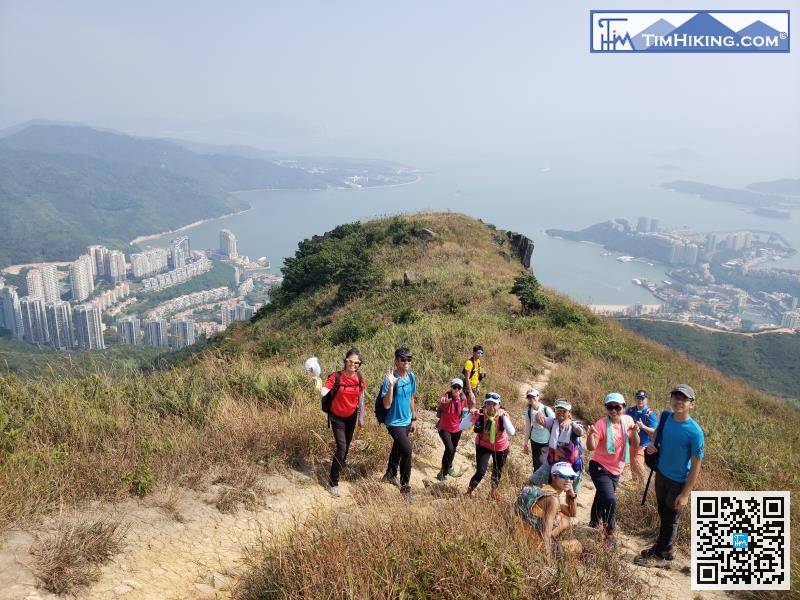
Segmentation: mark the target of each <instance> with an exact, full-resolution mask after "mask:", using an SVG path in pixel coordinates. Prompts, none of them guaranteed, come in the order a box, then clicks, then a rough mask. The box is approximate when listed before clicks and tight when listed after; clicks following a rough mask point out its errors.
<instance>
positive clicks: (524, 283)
mask: <svg viewBox="0 0 800 600" xmlns="http://www.w3.org/2000/svg"><path fill="white" fill-rule="evenodd" d="M511 293H512V294H514V295H515V296H516V297H517V298H519V302H520V304H522V312H524V313H526V314H530V313H533V312H536V311H539V310H542V309H544V308H545V306H546V305H547V298H546V297H545V296H544V294H542V292H541V291H540V290H539V281H538V280H537V279H536V277H535V276H534V275H533V273H525V274H524V275H519V276H517V277H515V278H514V285H513V286H511Z"/></svg>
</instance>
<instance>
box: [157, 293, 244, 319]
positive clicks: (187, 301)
mask: <svg viewBox="0 0 800 600" xmlns="http://www.w3.org/2000/svg"><path fill="white" fill-rule="evenodd" d="M230 295H231V290H230V288H228V287H225V286H222V287H218V288H214V289H211V290H202V291H200V292H192V293H191V294H185V295H183V296H178V297H177V298H173V299H172V300H167V301H166V302H163V303H162V304H159V305H158V306H156V307H155V308H153V309H152V310H150V311H148V313H147V316H148V317H150V318H155V317H162V316H164V315H167V314H169V313H172V312H176V311H179V310H181V309H184V308H189V307H190V306H197V305H200V304H208V303H210V302H218V301H219V300H223V299H225V298H228V297H229V296H230Z"/></svg>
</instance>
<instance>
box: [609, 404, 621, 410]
mask: <svg viewBox="0 0 800 600" xmlns="http://www.w3.org/2000/svg"><path fill="white" fill-rule="evenodd" d="M606 410H622V406H621V405H619V404H606Z"/></svg>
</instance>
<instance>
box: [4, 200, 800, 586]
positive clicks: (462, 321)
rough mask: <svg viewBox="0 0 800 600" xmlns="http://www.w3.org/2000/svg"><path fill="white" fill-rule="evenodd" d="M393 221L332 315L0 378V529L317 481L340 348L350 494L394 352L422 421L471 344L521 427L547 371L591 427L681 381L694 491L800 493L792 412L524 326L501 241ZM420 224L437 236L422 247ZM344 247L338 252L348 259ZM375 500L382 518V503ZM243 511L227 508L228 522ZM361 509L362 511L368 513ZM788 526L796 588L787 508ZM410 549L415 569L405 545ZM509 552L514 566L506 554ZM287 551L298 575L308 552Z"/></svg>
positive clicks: (384, 445) (612, 333) (318, 287)
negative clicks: (689, 413)
mask: <svg viewBox="0 0 800 600" xmlns="http://www.w3.org/2000/svg"><path fill="white" fill-rule="evenodd" d="M404 219H407V221H408V222H409V223H410V224H409V225H408V226H406V227H395V230H396V231H401V232H402V233H403V235H399V236H397V235H387V231H388V229H389V227H392V222H393V220H383V221H376V222H371V223H365V224H363V225H362V226H360V227H353V228H346V231H352V232H353V233H352V235H359V236H368V238H369V239H380V240H382V241H381V242H380V243H375V244H373V245H372V246H370V251H369V253H367V254H364V255H363V260H364V261H369V262H370V263H372V264H371V267H370V268H369V269H367V274H368V275H369V276H370V277H371V276H372V274H374V273H375V272H381V273H383V277H384V279H383V282H382V283H381V284H380V285H375V286H373V287H372V288H370V289H367V290H362V292H360V294H356V295H355V297H354V298H352V299H350V300H347V301H344V300H342V299H341V294H340V290H339V289H338V285H337V283H336V282H335V281H334V282H327V283H324V284H319V281H317V282H315V283H314V285H313V286H312V288H309V291H308V293H297V294H296V296H295V297H294V298H293V299H292V300H291V301H287V302H284V303H281V305H279V306H278V305H275V306H273V307H271V308H269V309H265V310H262V311H261V312H260V313H259V315H258V318H257V319H256V320H255V321H254V322H252V323H248V324H236V325H234V326H232V327H230V328H229V329H227V330H226V331H225V332H224V334H222V335H220V336H217V337H216V338H215V339H214V340H213V342H212V343H211V344H210V345H208V346H207V347H205V348H203V349H202V350H200V351H198V352H195V353H192V354H188V355H185V356H184V357H183V359H182V360H180V361H176V362H175V363H174V364H173V366H172V367H171V368H170V369H168V370H164V371H156V372H153V373H150V374H148V375H143V374H141V373H131V374H130V375H126V376H125V377H119V376H115V375H113V374H111V373H106V372H98V373H96V374H94V375H91V376H89V377H81V378H71V377H59V378H57V379H51V378H43V379H39V380H28V381H23V380H21V379H18V378H16V377H14V376H2V377H0V448H2V451H0V527H4V526H8V525H11V524H20V523H23V522H24V521H26V520H29V519H31V518H35V517H36V516H38V515H41V514H43V513H47V512H51V511H53V510H56V509H57V508H58V507H59V506H60V504H61V503H65V504H68V505H75V504H80V503H81V502H84V501H86V500H90V499H106V500H115V499H119V498H123V497H127V496H130V495H131V494H135V495H149V494H152V493H154V491H157V490H158V489H159V487H160V486H161V487H163V486H166V485H192V486H202V485H208V484H210V483H211V480H210V479H209V473H212V472H213V473H216V474H219V473H220V472H221V473H223V475H224V476H225V477H226V478H227V479H226V481H233V482H234V483H232V484H228V485H231V486H232V487H233V488H235V489H238V490H242V489H247V486H244V487H243V486H242V485H241V483H239V484H237V483H236V477H240V476H241V474H242V473H247V472H248V471H250V470H254V471H256V472H259V469H260V470H262V471H274V470H281V469H290V468H291V469H301V470H304V471H306V472H308V473H310V474H312V475H317V476H318V477H319V478H320V479H321V480H324V476H325V474H326V470H327V466H328V464H329V462H328V461H329V460H330V456H331V453H332V449H333V442H332V436H331V434H330V432H329V431H328V430H327V429H326V426H325V419H324V418H323V414H322V413H321V411H320V408H319V400H318V396H317V394H316V392H315V390H314V387H313V384H312V382H311V381H310V379H309V378H308V376H307V375H306V374H305V373H304V372H303V371H302V364H303V361H304V360H305V359H306V358H307V357H308V356H310V355H315V356H317V357H318V358H319V359H320V362H321V363H322V365H323V370H324V371H325V373H327V372H330V371H332V370H333V369H335V368H337V367H338V365H339V364H341V359H342V356H343V355H344V352H345V351H346V350H347V348H349V347H350V346H351V345H356V346H357V347H358V348H359V349H360V350H361V352H362V354H363V356H364V360H365V362H364V365H363V372H364V376H365V380H366V383H367V390H368V401H367V404H368V413H369V414H368V415H367V419H366V423H367V426H366V427H365V428H364V429H363V430H361V431H359V432H358V433H357V434H356V435H357V437H358V439H359V440H360V441H359V443H358V444H357V445H355V446H354V448H353V450H352V451H351V453H350V455H349V457H348V463H349V464H350V466H351V467H352V469H351V470H350V471H349V472H348V473H347V476H348V477H349V478H351V480H357V479H358V478H359V477H362V476H370V477H372V476H374V475H375V474H376V473H378V472H379V471H380V470H381V469H382V467H383V466H384V461H385V459H386V456H387V454H388V448H389V444H388V442H389V437H388V436H387V435H386V433H385V431H384V430H383V429H382V428H381V427H379V426H378V425H377V423H376V421H375V419H374V417H373V416H372V414H371V412H372V399H373V398H374V393H375V392H376V390H377V386H378V384H379V381H380V379H381V377H382V375H383V373H385V371H386V370H387V369H388V368H390V367H391V365H392V357H393V350H394V348H395V347H396V346H398V345H406V346H408V347H410V348H411V349H412V350H413V352H414V363H413V368H414V371H415V373H416V376H417V381H418V401H419V402H420V403H421V404H424V405H426V406H429V407H432V406H433V405H434V404H435V399H436V397H437V395H438V394H439V393H441V392H442V391H443V390H445V389H446V387H447V382H448V381H449V379H450V378H451V377H454V376H458V375H459V374H460V372H461V367H462V365H463V362H464V360H465V359H466V358H467V355H468V353H469V349H470V348H471V347H472V346H473V345H474V344H476V343H480V344H482V345H483V346H484V348H486V350H487V353H486V358H485V360H484V364H485V367H486V372H487V373H488V377H487V379H486V380H485V385H484V387H485V388H486V390H487V391H488V390H489V389H491V390H494V391H497V392H499V393H500V394H501V396H503V398H504V401H505V402H506V403H507V406H509V407H511V410H512V417H513V418H514V420H515V422H517V423H518V424H519V423H521V422H522V414H521V413H522V411H521V409H520V408H519V405H517V406H516V407H515V405H514V403H513V402H510V400H511V399H513V398H514V397H515V396H516V394H517V383H518V382H524V381H532V380H533V379H535V377H536V375H537V373H538V372H539V371H540V369H541V366H542V360H543V359H544V358H545V357H548V358H550V359H552V360H555V361H556V362H557V363H558V364H559V368H558V369H556V370H555V371H554V373H553V376H552V378H551V382H550V385H549V387H548V388H547V391H546V392H545V400H546V401H547V402H548V403H550V404H551V403H552V401H553V400H554V399H555V398H558V397H565V398H567V399H569V400H570V401H571V402H572V404H573V406H574V407H575V412H576V413H577V414H578V415H579V416H580V417H581V418H582V419H586V420H594V419H596V418H598V417H599V416H600V415H601V413H602V410H601V409H602V402H601V398H602V397H603V396H604V395H605V393H607V392H608V391H611V390H619V391H621V392H623V393H624V394H625V395H626V396H629V397H630V395H631V394H632V393H633V391H634V390H636V389H639V388H644V389H647V390H648V391H649V392H650V396H651V398H652V400H651V406H652V407H653V408H655V409H657V410H661V409H662V408H663V407H664V406H665V404H666V398H667V396H668V393H669V390H670V389H671V386H673V385H674V384H675V383H677V382H686V383H689V384H691V385H692V386H693V387H694V388H695V390H697V392H698V403H697V410H696V413H695V417H696V418H697V420H698V422H699V423H700V425H701V426H702V427H703V428H704V430H705V433H706V459H705V461H704V467H703V471H702V473H701V479H700V482H699V488H700V489H721V490H722V489H776V490H785V489H789V490H793V491H795V492H797V491H798V490H800V469H798V468H797V458H796V448H798V447H800V412H798V411H797V410H796V409H795V408H793V407H792V406H791V405H789V404H788V403H786V402H784V401H782V400H780V399H777V398H774V397H771V396H768V395H766V394H764V393H762V392H758V391H756V390H754V389H752V388H750V387H748V386H746V385H744V384H743V383H741V382H739V381H735V380H731V379H727V378H725V377H724V376H722V375H720V374H719V373H718V372H716V371H714V370H712V369H710V368H707V367H703V366H701V365H699V364H698V363H696V362H694V361H692V360H689V359H687V358H686V357H685V356H680V355H676V354H674V353H672V352H670V351H669V350H668V349H666V348H664V347H663V346H659V345H657V344H655V343H653V342H649V341H646V340H644V339H642V338H640V337H638V336H636V335H635V334H633V333H631V332H629V331H626V330H625V329H623V328H622V327H620V326H619V325H618V324H616V323H615V322H612V321H608V320H605V319H601V318H596V317H593V316H592V315H590V314H589V313H588V312H587V311H586V310H585V309H583V308H582V307H579V306H577V305H575V304H573V303H572V302H570V301H569V300H568V299H566V298H564V297H561V296H559V295H557V294H554V293H552V292H547V291H544V293H543V299H544V302H542V303H541V307H540V308H538V309H534V310H532V311H530V313H531V314H523V311H522V310H521V307H520V303H519V300H518V299H517V297H516V296H514V295H513V294H511V292H510V290H511V287H512V285H513V282H514V279H515V278H516V277H518V276H519V275H521V274H523V273H524V269H523V268H522V266H521V265H520V264H519V261H518V260H517V259H516V258H515V257H514V256H512V254H511V249H510V248H509V247H508V245H507V242H506V240H505V236H504V235H503V234H502V232H498V231H493V230H492V229H490V228H489V227H487V226H486V225H485V224H482V223H480V222H478V221H474V220H472V219H469V218H467V217H463V216H460V215H453V214H423V215H417V216H415V217H409V218H404ZM420 225H421V226H423V227H427V228H430V229H431V230H433V231H435V232H436V233H437V235H436V236H435V237H430V238H429V237H425V238H423V237H419V236H417V235H416V234H415V233H414V232H415V231H419V230H420V227H419V226H420ZM346 235H350V234H346ZM346 235H345V237H346ZM464 240H469V244H466V243H465V242H464ZM352 242H353V240H348V241H346V242H344V243H346V244H347V247H351V246H352ZM325 248H326V252H328V254H327V255H326V260H331V261H334V263H332V264H338V263H335V261H338V260H340V259H342V257H343V256H345V255H343V254H342V253H341V252H339V250H340V249H339V248H337V247H336V245H335V244H333V245H331V244H326V245H325ZM345 258H346V256H345ZM311 260H313V259H311ZM372 267H374V268H372ZM349 268H360V267H359V265H358V264H355V265H352V264H350V266H349ZM404 271H414V272H415V273H416V274H417V276H416V278H415V280H414V282H413V283H411V284H410V285H405V284H404V282H403V273H404ZM314 273H315V276H317V277H318V276H319V271H315V272H314ZM297 275H298V277H299V279H298V277H295V278H293V285H294V286H295V291H296V290H297V289H301V288H302V285H303V281H302V277H303V274H302V272H299V273H298V274H297ZM348 293H352V290H349V291H348ZM237 474H239V475H237ZM521 478H522V474H516V475H515V473H514V472H513V470H512V469H510V470H509V473H508V474H507V476H506V477H504V480H505V483H504V485H507V486H508V488H506V489H505V494H506V497H511V496H512V495H513V494H515V493H516V491H517V488H518V486H519V484H520V480H521ZM232 499H234V498H232ZM375 501H376V502H377V503H378V504H380V497H379V496H376V497H375ZM228 504H229V503H228V502H227V501H224V502H223V503H222V506H223V507H226V508H227V506H228ZM240 506H241V505H240V504H237V503H236V502H231V503H230V508H231V509H236V508H238V507H240ZM364 510H365V511H367V512H368V511H369V510H372V509H371V507H370V505H369V503H367V504H366V505H365V507H364ZM458 510H461V507H459V509H458ZM464 510H467V511H468V510H469V509H468V508H464ZM470 514H471V513H470ZM618 514H619V521H620V523H621V526H622V527H623V528H624V529H625V530H627V531H640V532H642V533H650V534H652V533H654V532H655V522H656V515H655V507H654V504H653V503H648V504H647V505H646V506H645V507H644V508H643V509H642V508H640V507H639V498H637V497H636V494H633V493H631V494H628V493H623V494H621V497H620V506H619V511H618ZM791 516H792V518H791V521H792V524H793V534H794V535H793V536H792V537H793V539H794V540H795V541H794V543H793V548H792V550H793V556H795V560H794V564H795V565H796V567H795V569H796V570H795V581H796V582H797V581H800V574H798V571H797V568H798V567H797V565H800V553H798V550H797V549H798V540H800V530H799V529H798V527H800V525H798V524H800V505H798V504H797V503H795V504H794V506H793V507H792V513H791ZM375 518H376V519H377V518H378V517H375ZM398 518H399V517H398ZM491 518H495V517H491ZM497 518H498V519H500V517H497ZM414 519H433V520H430V521H425V523H427V524H429V525H430V526H431V527H435V528H438V527H443V525H441V524H437V523H438V522H437V521H435V519H434V517H433V516H430V515H426V514H425V513H424V511H421V512H420V513H419V514H417V513H416V511H415V512H414V513H413V514H411V515H410V520H414ZM689 522H690V521H689V515H688V514H687V515H686V516H685V518H684V519H683V525H682V530H681V538H680V543H681V544H684V546H685V543H686V540H687V537H686V533H687V528H688V525H689ZM507 525H508V526H510V522H509V523H508V524H507ZM326 527H327V526H326ZM435 530H436V531H444V530H442V529H435ZM324 531H334V532H335V531H338V530H328V529H326V530H324ZM418 531H420V530H419V529H418ZM448 531H451V532H452V531H453V530H448ZM373 533H374V532H373ZM320 535H321V534H320ZM353 535H357V533H356V532H353ZM358 535H360V534H358ZM420 535H421V536H422V537H421V539H420V540H419V544H420V546H419V547H420V548H422V547H424V548H426V549H427V550H429V549H431V548H432V546H430V545H428V544H430V543H432V541H431V540H428V537H427V534H420ZM359 539H361V538H359ZM378 539H382V538H376V537H367V538H364V540H363V543H364V544H367V542H368V541H369V542H371V543H372V544H373V545H374V548H377V550H376V552H377V551H378V550H380V547H379V545H378V543H377V542H376V540H378ZM475 539H477V538H474V537H473V538H469V539H466V538H465V540H464V543H477V542H475ZM514 539H516V538H514ZM412 541H413V540H412ZM412 541H409V544H410V545H409V546H408V547H407V549H408V553H409V554H411V555H413V553H414V550H415V548H416V547H417V546H416V545H415V543H412ZM298 543H299V542H298ZM304 543H305V542H304ZM359 543H361V542H359ZM515 543H516V542H515ZM364 547H366V546H364ZM503 548H504V549H506V550H507V551H508V552H511V549H509V548H508V545H505V546H503ZM427 550H426V551H427ZM506 550H504V551H506ZM293 551H296V552H297V554H296V555H297V556H298V557H300V558H302V561H303V564H308V563H307V558H308V557H306V556H305V555H304V554H303V551H302V548H299V547H298V548H295V550H293ZM287 552H288V550H287ZM381 552H384V550H381ZM367 555H369V554H367ZM268 556H272V555H269V554H268ZM285 556H289V555H285ZM354 556H355V555H354ZM514 556H516V555H514ZM520 556H523V555H520ZM308 560H310V559H308ZM530 560H533V559H530ZM404 564H406V567H407V568H414V565H410V564H408V563H404ZM498 564H499V563H498ZM503 564H505V563H503ZM524 564H526V565H528V564H529V563H524ZM419 565H420V566H419V568H420V569H421V570H420V573H422V572H428V571H426V569H433V567H432V566H430V565H428V563H426V562H424V561H423V562H420V563H419ZM426 565H428V566H426ZM265 568H266V567H265ZM430 572H431V573H434V572H435V573H439V572H438V571H435V569H434V570H432V571H430ZM526 573H527V570H526ZM358 577H361V575H358ZM387 577H389V575H387ZM393 577H394V575H392V577H391V578H390V579H389V580H387V581H391V586H396V585H400V584H399V583H398V580H396V579H393ZM515 577H516V576H515ZM359 581H362V580H361V579H359ZM364 581H366V580H364ZM370 581H372V580H370ZM509 581H511V580H509ZM513 581H516V582H518V583H519V585H520V586H522V587H521V588H520V589H521V590H528V589H529V588H528V587H526V586H528V585H533V584H530V583H529V582H528V581H527V579H525V578H524V577H522V578H521V579H513ZM369 585H370V586H371V585H373V583H369ZM387 585H388V584H387ZM514 585H516V584H514ZM472 586H473V584H472V583H471V582H470V581H465V582H463V584H462V586H461V587H460V588H458V589H457V591H458V592H460V593H463V594H467V595H468V594H469V593H473V592H471V591H470V590H472V589H473V587H472ZM293 589H294V588H293ZM324 589H327V588H324ZM370 589H373V588H370ZM375 589H377V588H375ZM381 589H383V588H381ZM386 589H387V590H396V589H399V588H396V587H388V588H386ZM425 589H426V590H427V591H431V590H433V589H434V588H430V587H426V588H425ZM570 589H572V588H570ZM358 590H362V588H358ZM303 593H304V594H305V595H308V594H310V593H311V592H309V591H306V592H303ZM359 594H362V595H363V593H362V591H359ZM356 595H358V594H356ZM433 595H436V594H433ZM534 595H535V594H534Z"/></svg>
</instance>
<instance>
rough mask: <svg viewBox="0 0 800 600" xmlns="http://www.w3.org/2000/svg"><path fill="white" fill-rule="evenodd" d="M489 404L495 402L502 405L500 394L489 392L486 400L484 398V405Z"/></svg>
mask: <svg viewBox="0 0 800 600" xmlns="http://www.w3.org/2000/svg"><path fill="white" fill-rule="evenodd" d="M487 402H493V403H494V404H500V394H498V393H497V392H488V393H487V394H486V398H484V400H483V403H484V404H486V403H487Z"/></svg>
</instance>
